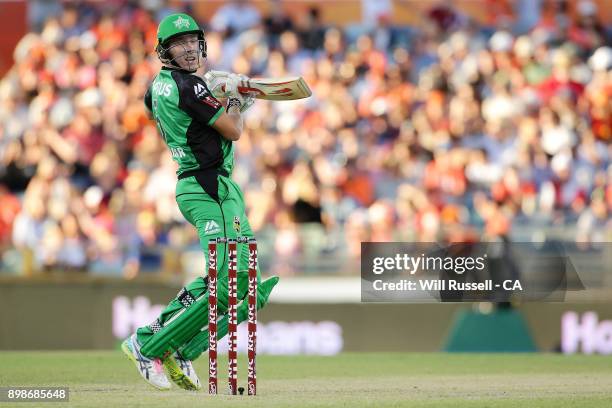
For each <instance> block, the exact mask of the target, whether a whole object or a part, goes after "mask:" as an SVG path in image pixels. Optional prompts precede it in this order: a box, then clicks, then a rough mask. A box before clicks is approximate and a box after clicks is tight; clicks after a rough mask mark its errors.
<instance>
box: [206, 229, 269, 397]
mask: <svg viewBox="0 0 612 408" xmlns="http://www.w3.org/2000/svg"><path fill="white" fill-rule="evenodd" d="M220 243H227V252H228V263H227V265H228V266H227V279H228V285H227V286H228V346H229V348H228V380H229V393H230V394H231V395H236V391H237V382H238V335H237V329H238V315H237V306H238V305H237V297H238V296H237V295H238V288H237V284H238V266H237V263H238V261H237V252H238V251H237V248H238V244H239V243H240V244H247V243H248V248H249V269H248V279H249V288H248V299H247V301H248V323H247V331H248V347H247V354H248V356H247V357H248V383H247V386H248V387H247V390H248V395H255V394H256V389H257V376H256V357H257V241H256V240H255V238H248V237H239V238H235V239H234V238H230V239H227V238H216V239H211V240H209V241H208V335H209V338H208V393H209V394H216V393H217V320H218V315H217V244H220Z"/></svg>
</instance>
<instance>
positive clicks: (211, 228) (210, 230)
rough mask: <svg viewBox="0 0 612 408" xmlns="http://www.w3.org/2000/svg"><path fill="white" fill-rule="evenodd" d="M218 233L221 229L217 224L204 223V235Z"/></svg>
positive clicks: (212, 222)
mask: <svg viewBox="0 0 612 408" xmlns="http://www.w3.org/2000/svg"><path fill="white" fill-rule="evenodd" d="M220 232H221V228H220V227H219V224H217V223H216V222H215V221H213V220H210V221H206V224H205V225H204V235H212V234H218V233H220Z"/></svg>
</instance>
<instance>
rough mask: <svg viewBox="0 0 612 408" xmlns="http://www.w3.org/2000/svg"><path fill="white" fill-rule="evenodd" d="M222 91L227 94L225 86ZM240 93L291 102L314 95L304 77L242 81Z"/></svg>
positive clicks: (258, 97)
mask: <svg viewBox="0 0 612 408" xmlns="http://www.w3.org/2000/svg"><path fill="white" fill-rule="evenodd" d="M221 90H222V91H223V92H225V86H224V85H223V86H222V88H221ZM238 92H240V93H241V94H246V95H248V94H250V95H254V96H255V98H257V99H266V100H269V101H290V100H295V99H304V98H308V97H309V96H311V95H312V91H311V90H310V87H309V86H308V84H307V83H306V81H304V78H302V77H288V78H253V79H250V80H248V81H242V82H241V83H240V85H238ZM225 96H226V95H225Z"/></svg>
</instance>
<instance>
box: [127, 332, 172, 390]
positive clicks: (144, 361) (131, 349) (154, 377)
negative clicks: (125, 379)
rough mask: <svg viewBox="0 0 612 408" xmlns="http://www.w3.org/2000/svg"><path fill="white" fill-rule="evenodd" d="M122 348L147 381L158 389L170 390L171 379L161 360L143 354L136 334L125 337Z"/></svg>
mask: <svg viewBox="0 0 612 408" xmlns="http://www.w3.org/2000/svg"><path fill="white" fill-rule="evenodd" d="M121 350H123V352H124V353H125V355H126V356H127V357H128V358H129V359H130V360H132V361H133V362H134V364H136V368H137V369H138V372H139V373H140V375H141V376H142V378H144V379H145V381H146V382H148V383H149V384H151V385H152V386H153V387H155V388H157V389H158V390H169V389H170V388H171V385H170V381H168V377H166V373H164V368H163V366H162V362H161V360H160V359H159V358H148V357H145V356H143V355H142V353H141V352H140V344H138V340H136V334H132V335H131V336H130V337H129V338H127V339H125V341H124V342H123V344H121Z"/></svg>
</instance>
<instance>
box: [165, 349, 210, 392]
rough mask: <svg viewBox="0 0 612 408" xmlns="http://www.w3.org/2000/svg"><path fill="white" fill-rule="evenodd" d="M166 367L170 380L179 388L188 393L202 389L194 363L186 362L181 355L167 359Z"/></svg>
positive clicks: (174, 355)
mask: <svg viewBox="0 0 612 408" xmlns="http://www.w3.org/2000/svg"><path fill="white" fill-rule="evenodd" d="M164 367H165V368H166V371H167V372H168V374H169V375H170V379H171V380H172V381H173V382H174V383H175V384H176V385H178V386H179V387H181V388H183V389H185V390H188V391H196V390H199V389H200V388H202V385H201V384H200V379H199V378H198V375H197V374H196V372H195V370H194V369H193V364H192V362H191V361H190V360H185V359H184V358H183V357H181V355H180V354H179V353H174V354H172V355H171V356H170V357H168V358H167V359H165V360H164Z"/></svg>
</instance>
